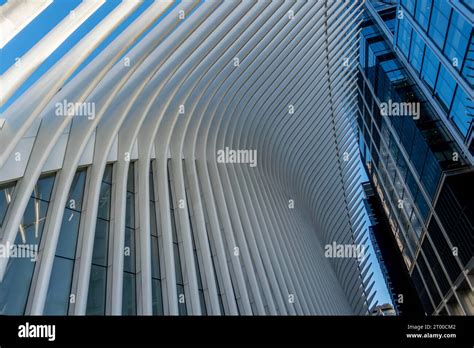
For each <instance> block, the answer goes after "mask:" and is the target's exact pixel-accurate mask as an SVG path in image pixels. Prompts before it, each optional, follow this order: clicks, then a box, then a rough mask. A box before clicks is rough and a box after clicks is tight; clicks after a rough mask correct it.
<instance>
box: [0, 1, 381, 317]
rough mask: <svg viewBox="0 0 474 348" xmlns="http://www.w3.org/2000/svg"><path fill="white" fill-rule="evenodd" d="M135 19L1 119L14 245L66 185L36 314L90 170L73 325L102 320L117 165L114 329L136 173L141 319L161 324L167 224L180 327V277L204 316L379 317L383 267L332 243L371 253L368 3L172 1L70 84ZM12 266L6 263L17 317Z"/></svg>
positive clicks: (91, 40) (110, 293) (33, 292)
mask: <svg viewBox="0 0 474 348" xmlns="http://www.w3.org/2000/svg"><path fill="white" fill-rule="evenodd" d="M132 3H133V1H128V2H127V1H124V2H123V5H120V6H119V7H117V9H116V10H115V11H114V12H112V13H110V14H109V15H108V16H107V17H105V18H104V19H103V20H102V21H101V22H100V23H99V24H98V25H97V26H96V27H95V28H94V29H93V30H92V31H90V33H89V34H88V36H87V37H86V38H85V39H83V40H82V41H80V42H79V43H78V44H77V45H76V46H74V47H73V48H72V49H71V50H70V52H68V53H67V54H66V55H65V56H64V57H62V59H61V60H60V61H59V62H58V63H57V64H55V65H54V66H53V67H51V68H50V69H49V70H48V72H46V73H45V74H44V75H43V76H42V77H41V78H40V79H39V80H38V81H37V82H36V83H35V84H34V85H32V86H31V87H30V88H29V89H28V90H27V91H26V92H24V94H23V95H21V96H20V97H19V98H18V99H17V100H15V101H14V103H13V104H12V105H10V106H9V107H8V108H7V109H6V111H5V112H4V114H3V115H2V116H1V118H2V119H4V120H5V124H4V125H3V127H2V129H1V130H0V149H2V151H1V152H0V185H1V184H5V185H7V184H12V185H14V187H15V188H14V190H13V191H12V196H11V197H10V198H9V199H8V203H9V204H8V209H7V210H6V213H5V217H4V220H3V224H2V226H1V230H0V241H1V243H2V244H3V245H7V243H15V239H16V238H17V235H18V233H20V232H21V228H22V227H20V232H19V226H21V224H22V223H23V219H24V214H25V210H27V209H28V208H27V206H28V204H29V200H30V197H31V195H32V192H35V185H36V184H37V182H38V180H39V178H40V177H41V176H42V175H44V174H47V173H54V185H53V187H52V191H51V197H50V199H49V205H48V208H47V212H46V213H45V217H44V221H42V225H41V226H42V228H43V232H42V237H41V240H40V242H39V252H38V257H37V261H36V262H35V265H34V269H33V271H32V276H31V283H30V285H29V289H27V290H26V292H25V296H26V297H25V301H26V302H25V306H24V312H23V313H24V314H43V313H45V305H46V304H47V303H48V288H49V287H50V286H51V284H50V280H51V273H52V270H53V264H54V261H55V254H57V248H58V240H59V239H60V233H61V231H62V229H61V226H62V224H63V223H64V221H66V220H67V219H66V220H64V217H65V207H66V206H67V205H68V204H69V202H68V200H69V195H68V194H69V191H70V189H71V186H72V185H73V179H74V178H75V175H76V172H77V171H78V168H79V169H80V168H83V169H84V170H85V173H86V174H85V178H86V179H85V189H84V192H83V198H82V208H81V209H82V210H81V213H80V223H79V228H78V234H77V244H76V249H75V256H74V268H73V273H72V278H71V279H72V280H71V285H70V294H72V295H74V296H73V300H71V301H70V302H69V306H68V309H67V313H68V314H73V315H83V314H86V313H87V308H88V293H89V287H90V279H91V263H92V262H93V249H94V241H95V240H97V239H96V238H95V237H96V236H95V231H96V223H97V219H98V209H99V205H100V204H101V203H100V198H101V184H102V179H103V176H104V171H105V169H106V165H107V164H109V165H110V164H111V165H112V167H111V168H112V182H111V193H110V194H111V199H110V216H109V218H108V220H107V223H108V236H109V237H108V242H107V245H108V258H107V264H106V274H107V276H106V299H105V303H106V304H105V314H122V303H123V302H122V297H123V296H124V291H123V288H124V287H123V282H124V248H125V243H126V241H125V239H126V238H125V231H126V230H127V228H128V227H127V228H126V223H127V222H126V215H127V214H128V212H127V211H128V210H127V209H128V208H127V197H128V193H127V184H128V182H129V181H130V180H128V179H129V178H128V173H129V171H130V166H131V163H133V170H134V179H133V180H132V181H133V183H134V187H135V188H134V190H135V191H134V192H135V193H134V197H135V204H134V206H133V208H134V209H133V208H132V211H134V221H135V222H134V226H135V227H134V233H135V234H134V236H135V237H134V238H135V241H136V243H135V256H134V257H135V266H134V267H135V270H136V271H135V273H134V277H135V278H134V279H135V283H134V284H135V286H136V288H135V294H136V312H137V314H145V315H149V314H152V313H153V310H152V306H153V303H152V302H153V298H154V297H153V295H152V273H153V272H154V270H153V267H156V265H155V266H152V255H151V249H152V247H151V242H152V240H154V239H153V238H152V239H150V233H152V231H150V228H151V227H150V219H153V218H154V216H156V221H155V223H156V225H157V231H158V232H157V235H158V238H157V240H158V245H159V260H160V263H159V265H158V267H159V268H160V284H161V292H162V300H163V301H162V302H163V312H164V314H171V315H175V314H178V313H179V308H178V306H179V303H180V302H179V301H180V298H179V297H180V292H179V289H178V290H177V279H176V278H177V272H176V269H175V268H176V267H177V264H180V265H181V268H182V278H183V279H182V284H183V286H184V298H185V303H186V310H187V313H188V314H191V315H200V314H204V312H205V313H207V314H214V315H221V314H226V315H236V314H242V315H249V314H254V315H265V314H266V315H273V314H281V315H295V314H296V315H301V314H336V315H338V314H366V313H367V311H368V306H369V304H370V302H371V301H372V298H373V295H369V293H370V290H371V286H370V285H369V282H370V276H369V274H368V273H369V263H368V262H367V260H365V261H362V262H359V261H357V259H354V258H333V259H330V258H327V257H325V256H324V246H325V245H327V244H331V243H333V242H336V243H339V244H352V243H360V242H361V240H362V239H363V237H362V231H363V229H364V226H365V225H364V221H363V217H362V215H363V210H364V209H363V204H362V195H361V187H360V185H359V174H358V173H359V169H358V163H359V162H358V148H357V138H356V135H355V132H354V122H355V107H356V103H355V102H354V99H355V98H356V87H355V84H356V80H355V77H356V75H355V72H356V64H357V52H358V42H357V36H358V23H359V21H360V11H361V6H362V1H352V0H351V1H312V0H309V1H299V0H298V1H297V0H295V1H289V0H287V1H270V0H268V1H267V0H255V1H254V0H242V1H237V0H235V1H234V0H225V1H217V0H216V1H214V0H210V1H205V2H204V3H199V2H198V1H188V0H184V1H182V2H181V3H180V4H178V5H177V6H174V7H172V8H171V10H169V8H170V7H169V6H173V4H172V1H155V2H154V3H153V5H151V6H150V7H149V8H148V9H147V10H145V11H144V12H143V13H142V14H141V15H140V16H139V17H138V18H137V19H136V20H135V21H134V22H133V23H132V24H130V25H129V26H128V27H127V28H126V30H124V31H123V32H122V33H121V34H120V35H119V36H118V37H117V38H116V39H115V40H114V41H113V42H112V43H110V44H109V45H108V46H107V47H105V48H104V49H103V51H102V52H100V54H99V55H98V56H97V57H96V58H95V59H94V60H92V62H90V63H89V64H88V65H87V66H86V67H85V68H84V69H83V70H81V71H80V72H79V73H78V74H77V75H76V76H74V77H73V78H72V79H71V80H70V81H68V78H69V76H70V75H71V74H72V73H73V72H74V70H75V69H76V68H77V67H78V66H79V65H80V64H81V63H82V62H83V61H84V60H85V59H86V58H87V56H88V54H90V52H92V51H93V49H94V48H95V47H97V46H98V45H99V44H100V42H101V41H102V40H103V39H104V38H105V37H106V36H107V35H108V33H110V32H111V31H112V30H113V29H114V28H115V27H117V26H118V25H119V24H120V22H121V21H122V20H123V19H124V18H125V17H126V16H127V14H128V12H130V11H133V9H134V5H133V4H132ZM167 10H169V11H168V12H166V13H165V11H167ZM163 14H165V15H164V17H163V18H162V20H161V21H160V22H159V23H158V24H157V25H156V26H154V27H153V28H152V29H151V30H150V31H147V29H148V28H150V26H151V25H152V24H153V22H154V21H156V20H157V19H158V18H159V17H160V16H162V15H163ZM144 33H146V35H145V36H144V37H141V36H142V34H144ZM49 44H54V42H53V43H51V42H49ZM132 45H134V46H133V47H132ZM45 46H47V45H45ZM130 47H131V49H130V50H129V48H130ZM32 64H35V62H34V61H33V62H32ZM12 76H13V75H12ZM15 76H16V75H15ZM12 78H14V76H13V77H12ZM22 78H24V77H22ZM2 83H3V82H2ZM5 83H6V82H5ZM19 83H20V81H9V82H8V86H11V87H12V88H13V87H16V86H17V85H18V84H19ZM65 101H66V102H73V103H83V104H82V105H88V106H91V105H93V108H94V112H93V117H92V116H91V115H82V116H81V115H75V116H67V115H66V116H58V112H57V110H58V103H59V104H61V103H64V102H65ZM87 116H91V117H87ZM226 147H228V148H229V149H235V150H255V151H256V155H257V157H256V166H255V167H253V166H250V165H249V164H243V163H240V164H237V163H219V162H218V161H217V157H218V156H217V153H218V151H219V150H225V149H226ZM18 156H19V157H18ZM150 175H152V179H151V180H150V177H149V176H150ZM168 182H169V183H170V184H169V185H168ZM150 184H151V186H150ZM169 188H171V191H170V189H169ZM151 195H152V196H154V197H156V200H155V204H153V205H152V206H153V207H154V208H155V211H154V212H153V211H150V206H151V205H150V204H148V202H150V200H151V199H152V197H151ZM170 195H171V196H170ZM170 197H171V200H170ZM170 202H172V203H171V204H170ZM171 205H173V206H171ZM172 210H173V211H174V214H171V213H170V212H171V211H172ZM173 218H174V221H172V219H173ZM37 223H38V221H37ZM173 223H174V224H175V225H176V231H177V240H176V241H175V243H177V245H178V250H179V255H178V256H177V255H174V254H175V253H176V248H174V247H173V244H174V243H173V242H174V240H173V236H172V228H173ZM193 244H194V245H195V247H193ZM211 244H212V245H213V248H212V249H213V250H211V247H210V245H211ZM194 249H195V250H194ZM195 255H196V257H195ZM176 256H177V257H178V259H180V262H178V263H177V262H176ZM9 262H12V260H10V258H8V257H2V258H0V276H1V277H3V283H2V284H1V285H0V312H1V313H6V314H11V312H9V311H8V301H9V300H10V297H11V296H13V295H12V291H13V290H12V289H9V288H8V287H9V286H10V285H9V284H7V283H6V279H7V278H8V277H7V274H8V272H9V264H10V263H9ZM12 277H13V276H12ZM178 277H179V276H178ZM198 277H199V278H200V279H198ZM8 279H10V278H8ZM12 279H13V278H12ZM362 279H365V281H362ZM15 291H18V289H16V290H15ZM200 293H202V294H203V295H204V301H203V300H201V299H200ZM218 293H219V294H218ZM53 296H54V294H53ZM219 299H221V301H222V307H221V306H220V303H219ZM90 300H91V299H90V298H89V302H90ZM203 303H205V307H206V308H205V310H204V309H203V308H202V307H203ZM222 310H224V313H222Z"/></svg>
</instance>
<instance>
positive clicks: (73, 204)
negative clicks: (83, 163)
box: [66, 170, 86, 211]
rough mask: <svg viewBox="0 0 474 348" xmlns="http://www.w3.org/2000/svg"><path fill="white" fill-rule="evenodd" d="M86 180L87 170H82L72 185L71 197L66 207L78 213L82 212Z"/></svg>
mask: <svg viewBox="0 0 474 348" xmlns="http://www.w3.org/2000/svg"><path fill="white" fill-rule="evenodd" d="M85 180H86V170H81V171H78V172H77V173H76V175H75V176H74V180H73V181H72V184H71V189H70V191H69V197H68V200H67V203H66V207H67V208H70V209H74V210H77V211H81V210H82V197H83V195H84V183H85Z"/></svg>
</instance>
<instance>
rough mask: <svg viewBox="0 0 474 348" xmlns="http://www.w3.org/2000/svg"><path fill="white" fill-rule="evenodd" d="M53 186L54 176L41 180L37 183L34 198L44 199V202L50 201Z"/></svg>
mask: <svg viewBox="0 0 474 348" xmlns="http://www.w3.org/2000/svg"><path fill="white" fill-rule="evenodd" d="M53 184H54V175H48V176H45V177H42V178H40V179H39V180H38V182H37V183H36V186H35V188H34V190H33V194H32V196H33V197H36V198H39V199H42V200H43V201H49V200H50V198H51V191H52V190H53Z"/></svg>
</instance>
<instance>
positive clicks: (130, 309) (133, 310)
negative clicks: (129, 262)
mask: <svg viewBox="0 0 474 348" xmlns="http://www.w3.org/2000/svg"><path fill="white" fill-rule="evenodd" d="M122 314H123V315H136V314H137V306H136V295H135V274H131V273H127V272H124V273H123V297H122Z"/></svg>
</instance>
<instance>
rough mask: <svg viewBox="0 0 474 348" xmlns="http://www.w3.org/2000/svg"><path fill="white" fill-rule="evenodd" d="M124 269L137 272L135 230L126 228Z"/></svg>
mask: <svg viewBox="0 0 474 348" xmlns="http://www.w3.org/2000/svg"><path fill="white" fill-rule="evenodd" d="M123 269H124V271H126V272H132V273H135V272H136V270H135V230H132V229H130V228H126V229H125V253H124V265H123Z"/></svg>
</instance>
